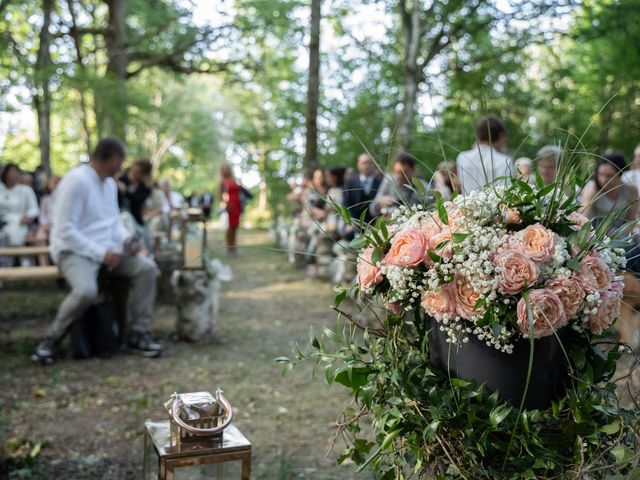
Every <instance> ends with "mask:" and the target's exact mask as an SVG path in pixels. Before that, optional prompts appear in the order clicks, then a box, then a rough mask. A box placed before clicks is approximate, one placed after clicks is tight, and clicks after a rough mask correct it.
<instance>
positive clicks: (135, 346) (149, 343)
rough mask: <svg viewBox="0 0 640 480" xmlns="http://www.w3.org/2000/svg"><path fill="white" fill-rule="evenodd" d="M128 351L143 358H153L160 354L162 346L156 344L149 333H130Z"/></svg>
mask: <svg viewBox="0 0 640 480" xmlns="http://www.w3.org/2000/svg"><path fill="white" fill-rule="evenodd" d="M128 344H129V349H130V350H132V351H133V352H134V353H137V354H138V355H142V356H143V357H148V358H154V357H159V356H160V355H161V354H162V345H160V344H159V343H158V342H156V341H155V340H154V339H153V337H152V336H151V334H150V333H149V332H143V333H138V332H131V335H129V342H128Z"/></svg>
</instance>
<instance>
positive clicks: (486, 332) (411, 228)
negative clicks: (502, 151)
mask: <svg viewBox="0 0 640 480" xmlns="http://www.w3.org/2000/svg"><path fill="white" fill-rule="evenodd" d="M545 194H546V195H549V196H550V195H551V194H552V192H550V191H548V189H547V191H545V190H544V189H542V190H540V189H537V188H535V187H531V186H529V185H527V184H524V183H522V182H517V183H515V184H513V185H511V186H509V187H505V186H499V185H491V186H489V187H487V188H485V189H484V190H480V191H476V192H473V193H472V194H471V195H469V196H468V197H466V198H464V197H457V198H456V199H454V201H452V202H441V201H440V202H439V203H438V207H437V209H436V210H433V211H430V210H425V209H424V208H423V207H422V206H421V205H418V206H417V207H414V208H401V209H400V210H399V211H398V215H396V216H395V218H393V220H392V221H391V223H390V224H389V225H384V224H380V228H379V229H378V232H377V234H376V237H378V238H379V239H380V240H381V242H379V243H378V244H373V243H372V244H371V245H369V246H368V247H367V248H365V249H364V251H363V252H362V253H361V254H360V256H359V258H358V284H359V287H360V290H361V292H362V293H364V294H366V295H373V296H379V297H380V298H381V300H382V302H383V303H384V304H385V305H386V306H387V308H388V309H389V310H390V311H391V312H392V313H398V312H399V311H401V310H406V311H410V310H412V309H414V308H422V309H423V310H424V312H425V313H426V314H427V315H429V316H430V317H432V318H434V319H435V320H436V321H437V322H438V325H439V328H440V330H442V331H446V333H447V336H448V339H447V340H448V341H449V342H451V343H452V344H456V343H458V342H463V343H465V342H467V341H468V340H469V335H475V336H476V337H477V338H478V339H480V340H483V341H485V342H486V343H487V345H489V346H492V347H494V348H496V349H498V350H500V351H503V352H507V353H511V352H512V350H513V343H512V341H513V340H514V339H517V338H519V337H525V338H527V337H529V335H532V336H533V337H534V338H536V339H537V338H542V337H546V336H550V335H553V334H554V332H557V331H558V330H560V329H561V328H563V327H565V326H571V328H573V329H575V330H577V331H583V330H585V329H587V330H589V331H590V332H593V333H597V334H599V333H602V331H603V330H605V329H606V328H607V327H608V326H609V325H610V324H611V323H612V322H613V320H614V319H615V318H616V317H617V315H618V312H619V307H620V301H621V298H622V289H623V282H622V276H621V275H620V272H621V271H622V269H623V268H624V266H625V262H626V260H625V257H624V250H623V249H620V248H612V245H613V244H612V243H611V240H610V239H609V237H607V236H606V235H604V236H602V235H600V236H599V235H597V234H596V231H595V229H594V228H593V227H592V226H591V224H590V222H589V221H588V219H587V218H586V217H584V216H583V215H581V214H580V213H577V212H576V211H575V209H576V206H575V205H572V204H569V205H567V208H565V209H558V210H557V211H555V212H554V216H553V217H552V218H550V219H549V218H541V217H543V216H542V215H536V213H535V204H534V202H532V201H531V200H542V201H543V202H541V203H543V204H544V200H545V198H544V197H545ZM528 197H530V198H528ZM514 199H517V200H518V201H515V202H514ZM527 200H529V201H527ZM540 212H541V213H542V209H540ZM383 225H384V226H383ZM596 238H597V240H598V241H597V242H594V241H593V240H594V239H596ZM614 246H615V245H614ZM530 317H531V318H530ZM530 320H531V321H530Z"/></svg>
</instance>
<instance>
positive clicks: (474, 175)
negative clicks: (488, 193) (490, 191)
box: [456, 115, 513, 195]
mask: <svg viewBox="0 0 640 480" xmlns="http://www.w3.org/2000/svg"><path fill="white" fill-rule="evenodd" d="M505 147H506V132H505V128H504V124H503V123H502V122H501V121H500V119H498V117H496V116H494V115H487V116H485V117H482V118H480V119H478V121H476V145H475V146H474V148H472V149H471V150H468V151H466V152H462V153H460V155H458V158H457V159H456V165H457V173H458V178H459V179H460V183H461V184H462V194H463V195H468V194H469V193H470V192H473V191H474V190H477V189H479V188H482V187H484V186H485V185H487V184H488V183H491V182H492V181H493V180H495V179H496V178H499V177H511V176H512V175H513V165H512V163H511V158H510V157H508V156H507V155H505V154H504V153H503V152H504V150H505Z"/></svg>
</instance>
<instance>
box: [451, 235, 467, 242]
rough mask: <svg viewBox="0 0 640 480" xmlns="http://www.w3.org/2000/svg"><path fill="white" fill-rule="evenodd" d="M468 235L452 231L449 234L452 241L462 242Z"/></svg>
mask: <svg viewBox="0 0 640 480" xmlns="http://www.w3.org/2000/svg"><path fill="white" fill-rule="evenodd" d="M468 236H469V234H468V233H454V234H453V235H451V238H452V239H453V242H454V243H462V242H464V241H465V239H466V238H467V237H468Z"/></svg>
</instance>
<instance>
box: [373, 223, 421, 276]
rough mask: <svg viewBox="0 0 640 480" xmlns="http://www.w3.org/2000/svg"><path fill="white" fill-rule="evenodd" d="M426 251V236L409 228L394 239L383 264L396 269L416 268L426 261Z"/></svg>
mask: <svg viewBox="0 0 640 480" xmlns="http://www.w3.org/2000/svg"><path fill="white" fill-rule="evenodd" d="M426 249H427V241H426V239H425V238H424V235H422V233H421V232H420V231H419V230H416V229H415V228H407V229H405V230H402V231H401V232H398V233H397V234H396V235H395V236H394V237H393V240H392V241H391V248H390V249H389V252H388V253H387V255H386V256H385V257H384V260H383V263H385V264H387V265H395V266H396V267H415V266H416V265H418V264H419V263H421V262H422V261H423V260H424V252H425V250H426Z"/></svg>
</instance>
